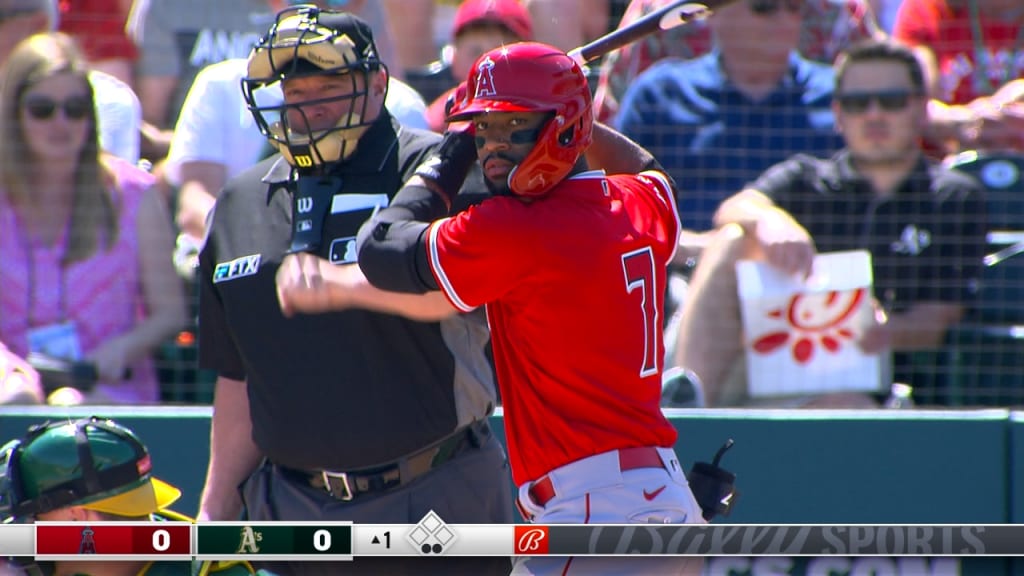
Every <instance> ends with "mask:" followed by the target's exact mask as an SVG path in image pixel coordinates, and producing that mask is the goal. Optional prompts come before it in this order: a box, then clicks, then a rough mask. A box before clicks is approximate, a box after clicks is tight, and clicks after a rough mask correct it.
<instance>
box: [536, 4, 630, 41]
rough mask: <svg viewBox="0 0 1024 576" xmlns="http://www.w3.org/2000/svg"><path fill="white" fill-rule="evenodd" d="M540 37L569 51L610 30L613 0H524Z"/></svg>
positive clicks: (537, 35)
mask: <svg viewBox="0 0 1024 576" xmlns="http://www.w3.org/2000/svg"><path fill="white" fill-rule="evenodd" d="M524 2H525V4H526V6H527V8H529V10H530V16H531V17H532V18H533V23H534V28H535V34H534V36H535V37H536V38H537V41H539V42H543V43H545V44H550V45H552V46H555V47H557V48H560V49H561V50H564V51H566V52H568V51H569V50H572V49H573V48H576V47H577V46H582V45H584V44H586V43H587V42H590V41H591V40H593V39H595V38H597V37H599V36H601V35H602V34H604V33H605V32H607V31H608V17H609V14H610V13H611V0H524Z"/></svg>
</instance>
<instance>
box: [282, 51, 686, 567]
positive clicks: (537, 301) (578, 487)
mask: <svg viewBox="0 0 1024 576" xmlns="http://www.w3.org/2000/svg"><path fill="white" fill-rule="evenodd" d="M466 85H467V87H468V88H467V96H466V97H465V98H464V99H462V100H461V101H458V102H456V103H455V105H454V106H453V108H452V110H451V112H450V114H449V117H448V120H449V121H452V122H456V125H454V126H453V127H452V128H450V130H449V133H448V135H447V136H446V139H445V142H444V143H443V144H442V146H441V148H440V150H439V153H438V156H437V157H436V158H435V159H434V160H428V161H427V163H425V164H424V165H423V166H421V167H420V169H418V170H417V174H418V176H415V177H413V178H412V179H411V180H410V181H409V182H407V183H406V185H405V186H404V187H403V190H402V191H401V192H399V194H398V196H396V198H395V199H394V201H393V202H392V203H391V205H390V206H389V207H387V208H385V209H383V210H381V211H380V212H379V213H378V214H377V215H376V217H374V218H373V219H371V220H370V221H368V222H367V223H366V224H365V225H364V226H363V229H362V230H361V231H360V251H359V267H360V269H361V271H362V273H363V274H364V275H365V278H366V279H367V280H368V281H369V282H370V283H372V285H373V286H375V287H376V288H377V289H382V290H385V291H390V292H396V293H400V292H404V293H414V294H415V293H420V294H424V293H425V294H426V297H434V298H436V299H437V300H438V301H439V302H441V303H442V304H443V305H445V306H448V307H449V308H452V309H453V310H459V311H463V312H466V311H470V310H472V309H474V308H475V307H478V306H486V310H487V317H488V323H489V325H490V328H491V338H492V347H493V352H494V363H495V368H496V371H497V375H498V383H499V386H500V389H501V395H502V400H503V403H504V407H505V422H506V428H505V432H506V439H507V445H508V451H509V458H510V463H511V468H512V476H513V480H514V481H515V483H516V484H517V485H518V486H519V497H518V500H517V503H518V505H519V507H520V511H521V512H522V514H523V517H524V518H525V519H527V520H530V521H533V522H537V523H541V524H550V523H580V524H583V523H614V524H622V523H640V524H647V523H653V524H664V523H679V524H682V523H691V524H701V523H704V519H703V517H702V513H701V510H700V506H699V505H698V503H697V502H696V500H695V499H694V496H693V494H692V492H691V490H690V487H689V485H688V482H687V479H686V476H685V475H684V473H683V470H682V467H681V466H680V463H679V458H678V457H677V456H676V454H675V451H674V449H673V446H674V444H675V442H676V431H675V429H674V427H673V426H672V425H671V424H670V423H669V422H668V420H667V419H666V418H665V416H664V414H663V413H662V411H661V409H660V406H659V402H660V395H661V374H662V370H663V368H664V366H663V357H664V344H663V342H662V328H661V326H662V324H661V319H660V318H659V316H660V314H661V310H662V309H663V304H664V287H665V278H666V265H667V263H668V262H669V261H670V260H671V259H672V256H673V254H674V253H675V250H676V245H677V241H678V236H679V231H680V224H679V217H678V213H677V211H676V206H675V195H674V190H673V186H672V184H671V182H670V180H669V178H668V176H667V175H666V174H665V173H664V172H663V171H661V170H660V169H659V166H658V164H657V162H656V161H655V160H654V159H653V157H652V156H651V155H650V154H649V153H647V152H646V151H644V150H643V149H642V148H640V147H639V146H636V145H635V144H631V143H630V144H631V145H630V146H629V147H628V148H626V150H627V151H628V153H627V154H626V155H632V156H633V157H634V158H635V159H636V160H637V162H636V164H637V165H643V166H646V168H647V169H644V170H641V171H639V173H634V174H622V173H615V174H611V175H610V174H608V173H605V172H604V171H600V170H589V169H588V163H587V160H586V159H585V158H584V152H585V151H586V150H587V149H588V147H589V146H590V145H591V142H592V140H593V138H594V132H595V130H600V131H604V130H608V129H606V128H604V127H603V126H602V127H599V128H596V129H595V125H594V121H593V111H592V103H591V97H590V91H589V89H588V87H587V81H586V78H585V76H584V74H583V71H582V69H581V68H580V66H579V65H578V64H577V63H576V62H575V61H574V60H572V59H571V58H569V57H568V56H567V55H566V54H565V53H563V52H561V51H560V50H558V49H556V48H554V47H551V46H548V45H545V44H539V43H519V44H513V45H510V46H506V47H502V48H498V49H495V50H491V51H489V52H487V53H485V54H484V55H483V56H481V57H480V58H479V59H478V60H477V62H476V64H475V65H474V67H473V69H472V71H471V73H470V76H469V78H468V80H467V83H466ZM459 123H461V124H459ZM467 123H468V126H467ZM607 136H608V135H607V134H602V135H601V137H602V138H606V137H607ZM619 138H620V139H621V141H625V142H628V141H626V140H625V138H624V137H622V136H619ZM621 141H620V142H621ZM478 158H479V161H480V165H481V167H482V169H483V173H484V177H485V178H484V179H485V182H486V183H487V186H488V188H489V189H490V190H491V192H492V194H493V196H492V197H490V198H487V199H486V200H484V201H483V202H482V203H480V204H479V205H477V206H474V207H471V208H470V209H468V210H466V211H464V212H461V213H459V214H456V215H454V216H451V217H448V218H443V219H440V220H436V221H433V222H430V221H429V219H426V218H422V217H417V212H421V213H422V212H430V210H428V211H423V210H422V207H423V206H424V205H429V204H434V205H435V206H437V205H444V206H447V204H448V203H449V202H450V200H449V199H450V198H451V196H452V195H454V193H455V191H456V190H458V188H459V186H460V184H461V182H462V180H463V178H464V177H465V174H466V172H467V171H468V170H469V168H470V167H471V165H472V164H473V163H474V162H475V161H476V160H477V159H478ZM444 206H442V207H441V208H442V209H441V210H438V209H437V208H435V209H434V210H433V211H434V212H437V211H443V207H444ZM289 258H291V259H292V261H291V262H289V261H287V260H286V261H285V262H282V265H281V268H282V270H283V272H279V274H278V290H279V298H280V300H281V302H282V306H283V307H284V308H285V310H286V313H288V312H289V311H291V312H293V311H295V310H306V311H319V310H323V309H325V308H330V307H345V306H350V305H353V304H354V302H353V298H354V296H353V294H352V292H351V290H350V289H349V287H341V286H338V285H336V284H334V281H333V278H332V277H333V276H334V275H333V274H332V273H331V271H330V270H329V269H326V268H324V267H319V268H318V269H317V272H318V273H321V272H323V273H326V276H327V277H320V276H314V277H307V278H296V277H295V276H289V273H288V269H289V267H291V266H292V265H293V263H294V264H295V265H301V264H303V263H304V262H306V263H310V264H312V262H310V258H311V257H310V256H309V255H292V256H290V257H289ZM516 564H517V566H516V569H515V570H514V573H531V574H547V573H553V574H564V573H565V571H566V570H568V569H569V568H570V566H571V570H572V573H581V574H582V573H586V574H592V573H594V574H599V573H606V572H607V571H609V570H610V571H614V572H615V573H622V572H623V570H627V571H628V572H630V573H639V574H678V573H699V571H700V567H701V565H702V560H701V559H700V558H678V557H676V558H671V557H660V558H659V557H644V558H628V559H627V558H550V557H528V558H526V557H524V558H519V559H517V560H516Z"/></svg>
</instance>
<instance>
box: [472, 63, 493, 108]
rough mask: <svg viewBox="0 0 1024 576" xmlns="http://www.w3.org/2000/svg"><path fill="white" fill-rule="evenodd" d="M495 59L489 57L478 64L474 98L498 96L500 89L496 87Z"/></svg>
mask: <svg viewBox="0 0 1024 576" xmlns="http://www.w3.org/2000/svg"><path fill="white" fill-rule="evenodd" d="M493 72H494V61H493V60H491V59H490V57H487V58H485V59H484V60H483V62H481V63H480V64H479V65H478V66H477V72H476V91H475V92H474V94H473V97H474V98H480V97H486V96H497V95H498V90H497V89H496V88H495V87H494V74H493Z"/></svg>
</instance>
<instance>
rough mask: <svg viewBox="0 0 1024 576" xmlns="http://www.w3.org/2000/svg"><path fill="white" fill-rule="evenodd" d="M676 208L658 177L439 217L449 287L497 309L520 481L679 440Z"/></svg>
mask: <svg viewBox="0 0 1024 576" xmlns="http://www.w3.org/2000/svg"><path fill="white" fill-rule="evenodd" d="M679 228H680V225H679V215H678V213H677V212H676V206H675V199H674V196H673V193H672V189H671V187H670V186H669V184H668V181H667V180H666V177H665V176H664V174H662V173H661V172H654V171H650V172H644V173H642V174H639V175H615V176H605V174H604V173H603V172H599V171H591V172H585V173H582V174H578V175H576V176H574V177H572V178H569V179H567V180H565V181H563V182H562V183H561V184H559V185H558V186H556V187H555V189H554V190H552V191H551V192H550V193H549V194H547V195H546V196H544V197H542V198H539V199H537V200H535V201H533V202H530V203H527V202H524V201H523V200H521V199H518V198H515V197H510V196H501V197H495V198H490V199H488V200H486V201H484V202H483V203H482V204H480V205H479V206H476V207H473V208H471V209H469V210H468V211H466V212H463V213H461V214H459V215H458V216H455V217H452V218H448V219H445V220H441V221H438V222H435V223H434V224H433V225H431V227H430V230H429V233H428V237H427V243H426V248H427V250H428V252H429V258H430V264H431V268H432V271H433V274H434V277H435V278H436V279H437V283H438V285H439V286H440V287H441V290H442V291H443V292H444V293H445V295H446V296H447V297H448V299H449V300H450V301H451V302H452V304H453V305H454V306H456V307H458V308H459V309H461V310H464V311H468V310H472V309H473V308H475V307H477V306H480V305H484V304H486V306H487V318H488V322H489V323H490V327H491V340H492V345H493V350H494V362H495V367H496V370H497V374H498V383H499V386H500V388H501V395H502V401H503V403H504V406H505V429H506V438H507V443H508V450H509V456H510V459H511V463H512V477H513V479H514V480H515V482H516V484H522V483H523V482H526V481H530V480H535V479H537V478H539V477H541V476H543V475H544V474H546V473H547V472H549V471H550V470H552V469H554V468H557V467H559V466H563V465H565V464H568V463H570V462H573V461H576V460H579V459H580V458H585V457H587V456H592V455H594V454H598V453H601V452H606V451H608V450H614V449H617V448H627V447H633V446H665V447H668V446H673V445H674V444H675V440H676V431H675V428H673V427H672V425H671V424H669V422H668V421H667V420H666V418H665V416H664V415H663V414H662V412H661V407H660V400H661V372H662V368H663V366H662V363H663V357H664V351H665V346H664V343H663V341H662V322H663V318H662V310H663V305H664V291H665V276H666V265H667V263H668V262H669V261H670V260H671V258H672V255H673V254H674V252H675V249H676V246H677V243H678V236H679Z"/></svg>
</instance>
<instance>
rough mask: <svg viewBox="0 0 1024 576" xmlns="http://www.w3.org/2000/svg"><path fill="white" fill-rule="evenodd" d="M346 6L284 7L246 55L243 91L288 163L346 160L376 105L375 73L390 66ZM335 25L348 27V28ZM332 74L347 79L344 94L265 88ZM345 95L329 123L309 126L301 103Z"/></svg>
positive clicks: (335, 99) (304, 165) (312, 164)
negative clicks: (320, 95)
mask: <svg viewBox="0 0 1024 576" xmlns="http://www.w3.org/2000/svg"><path fill="white" fill-rule="evenodd" d="M363 27H365V24H362V23H361V22H359V21H358V20H356V19H355V18H354V17H353V16H351V15H349V14H342V13H334V12H322V11H321V10H320V9H318V8H317V7H316V6H312V5H302V6H295V7H292V8H287V9H285V10H282V11H281V12H280V13H278V15H277V19H276V20H275V22H274V25H273V26H272V27H271V28H270V31H269V32H268V33H267V35H266V36H264V37H263V38H261V39H260V41H259V43H258V44H257V45H256V47H255V48H253V50H252V52H251V53H250V55H249V62H248V70H247V72H246V77H245V78H243V79H242V94H243V96H244V98H245V102H246V105H247V106H248V108H249V111H250V113H251V114H252V116H253V119H254V120H255V122H256V125H257V126H258V127H259V130H260V132H261V133H262V134H263V135H264V136H266V137H267V139H268V140H269V141H270V143H271V144H272V145H273V146H274V147H275V148H277V149H278V150H279V151H280V152H281V153H282V155H283V156H284V157H285V159H287V160H288V162H289V163H290V164H292V165H293V166H296V167H298V168H306V169H310V168H314V167H318V166H322V165H323V164H327V163H330V162H337V161H339V160H344V159H346V158H348V157H349V156H351V154H352V153H353V152H354V151H355V148H356V144H357V143H358V141H359V138H360V137H361V136H362V135H363V133H365V132H366V130H367V128H369V126H370V124H372V122H373V119H375V118H376V116H377V113H378V112H379V110H369V106H370V98H369V97H368V96H369V93H370V84H371V76H372V74H373V73H375V72H377V71H379V70H384V71H385V74H386V71H387V69H386V68H385V67H384V65H383V64H382V63H381V62H380V60H379V59H378V56H377V50H376V46H375V45H374V43H373V38H372V36H370V32H369V28H368V27H365V30H364V29H363ZM339 30H352V35H350V34H346V33H343V32H341V31H339ZM324 75H333V76H336V77H337V78H340V79H342V80H343V81H345V82H350V83H351V89H350V90H345V91H344V95H341V96H337V97H331V98H324V99H319V100H310V101H305V102H296V103H290V104H286V103H283V102H281V101H278V98H277V97H276V95H275V96H270V90H268V89H273V88H274V87H275V85H276V87H279V88H282V89H283V82H284V81H285V80H286V79H292V78H299V77H303V76H324ZM342 101H347V102H348V111H347V112H346V113H344V114H342V116H341V117H340V118H339V119H338V122H337V123H336V124H335V125H334V126H332V127H328V128H322V127H317V128H319V129H317V130H311V129H310V126H312V122H311V121H310V118H309V117H308V115H307V113H306V111H305V108H306V107H309V106H316V105H320V104H326V103H334V102H342Z"/></svg>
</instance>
